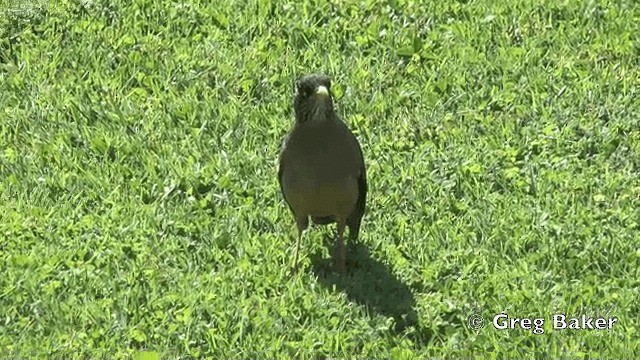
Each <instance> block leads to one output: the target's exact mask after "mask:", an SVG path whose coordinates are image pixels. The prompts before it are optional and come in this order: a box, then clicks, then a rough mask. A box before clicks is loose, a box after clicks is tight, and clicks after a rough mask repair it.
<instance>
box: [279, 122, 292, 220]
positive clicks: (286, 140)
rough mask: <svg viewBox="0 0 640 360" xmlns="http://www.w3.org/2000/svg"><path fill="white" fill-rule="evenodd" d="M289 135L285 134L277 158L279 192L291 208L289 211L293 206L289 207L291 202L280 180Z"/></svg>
mask: <svg viewBox="0 0 640 360" xmlns="http://www.w3.org/2000/svg"><path fill="white" fill-rule="evenodd" d="M290 136H291V134H288V135H287V136H285V138H284V140H283V141H282V148H281V149H280V156H279V159H278V162H279V164H278V183H279V184H280V192H281V193H282V197H284V202H286V203H287V206H289V209H291V211H293V208H292V207H291V204H290V203H289V200H287V196H286V195H285V192H284V183H283V181H282V176H283V174H284V163H285V161H283V158H284V152H285V150H286V148H287V143H288V142H289V137H290Z"/></svg>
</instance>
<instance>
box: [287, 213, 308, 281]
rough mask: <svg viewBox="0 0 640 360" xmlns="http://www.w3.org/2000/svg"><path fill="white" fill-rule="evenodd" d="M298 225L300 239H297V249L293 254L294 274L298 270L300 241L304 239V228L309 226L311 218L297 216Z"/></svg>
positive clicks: (292, 270)
mask: <svg viewBox="0 0 640 360" xmlns="http://www.w3.org/2000/svg"><path fill="white" fill-rule="evenodd" d="M296 225H297V227H298V239H297V240H296V250H295V253H294V255H293V268H292V269H291V274H292V275H293V274H295V273H296V272H297V271H298V254H299V253H300V242H301V241H302V235H303V234H304V230H305V229H306V228H307V226H309V219H308V218H307V217H306V216H305V217H300V218H297V219H296Z"/></svg>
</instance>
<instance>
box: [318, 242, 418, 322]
mask: <svg viewBox="0 0 640 360" xmlns="http://www.w3.org/2000/svg"><path fill="white" fill-rule="evenodd" d="M332 242H333V240H332V239H329V240H328V241H327V239H326V238H325V245H327V246H328V247H330V248H329V252H330V254H333V251H334V247H333V246H332V244H331V243H332ZM346 247H347V272H346V273H345V274H342V275H341V274H338V273H336V272H335V271H334V264H333V259H332V258H331V257H328V258H327V257H325V256H323V254H322V252H321V251H318V252H316V253H314V254H312V255H311V263H312V265H313V273H314V274H315V275H316V276H317V278H318V281H319V283H320V284H322V285H324V286H326V287H327V288H329V289H333V287H334V286H335V288H336V289H337V290H338V291H344V292H345V293H346V295H347V297H348V299H349V300H350V301H353V302H355V303H357V304H359V305H361V306H365V307H366V309H367V310H368V312H369V313H372V314H374V313H375V314H380V315H382V316H385V317H392V318H393V319H394V320H395V321H394V327H393V330H394V331H397V332H400V331H402V330H404V329H405V328H406V327H407V326H412V325H415V324H417V315H416V312H415V310H414V307H415V304H416V301H415V298H414V296H413V294H412V293H411V290H410V289H409V287H408V286H407V285H405V284H404V283H403V282H402V281H400V280H399V279H398V278H397V277H396V276H395V275H394V274H393V273H392V272H391V269H390V268H388V267H387V266H386V265H385V264H383V263H382V262H380V261H378V260H376V259H374V258H372V257H371V254H370V252H369V250H368V249H367V247H366V246H364V245H363V244H361V243H350V242H347V245H346Z"/></svg>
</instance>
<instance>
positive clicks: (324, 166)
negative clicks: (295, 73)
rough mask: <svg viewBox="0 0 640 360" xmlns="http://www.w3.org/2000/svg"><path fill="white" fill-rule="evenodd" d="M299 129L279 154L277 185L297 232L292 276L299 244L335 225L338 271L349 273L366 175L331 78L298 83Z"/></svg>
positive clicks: (319, 76)
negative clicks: (314, 228)
mask: <svg viewBox="0 0 640 360" xmlns="http://www.w3.org/2000/svg"><path fill="white" fill-rule="evenodd" d="M293 110H294V113H295V123H294V125H293V127H292V129H291V130H290V131H289V133H288V134H287V135H286V136H285V138H284V140H283V142H282V147H281V150H280V154H279V166H278V182H279V184H280V190H281V192H282V195H283V196H284V199H285V202H286V203H287V205H288V206H289V209H290V210H291V212H292V214H293V217H294V219H295V223H296V227H297V229H298V237H297V240H296V247H295V254H294V261H293V267H292V273H293V274H295V273H296V271H297V270H298V254H299V252H300V242H301V241H302V240H301V239H302V236H303V233H304V232H305V230H306V229H307V228H308V226H309V218H311V221H312V222H313V224H316V225H328V224H333V223H335V224H336V229H337V232H336V242H337V246H336V251H335V252H334V254H333V261H334V267H335V270H336V271H337V272H338V273H341V274H343V273H345V271H346V250H345V246H344V239H343V235H344V231H345V228H346V227H348V228H349V240H350V241H356V240H357V238H358V235H359V233H360V225H361V222H362V218H363V216H364V213H365V208H366V201H367V191H368V186H367V171H366V166H365V162H364V155H363V152H362V148H361V146H360V143H359V142H358V139H356V137H355V136H354V134H353V133H352V132H351V130H350V129H349V128H348V127H347V125H346V124H345V123H344V122H343V121H342V119H341V118H340V117H339V116H338V114H336V112H335V109H334V103H333V97H332V91H331V78H330V77H329V76H327V75H324V74H309V75H305V76H302V77H301V78H299V79H298V80H297V81H296V82H295V93H294V96H293Z"/></svg>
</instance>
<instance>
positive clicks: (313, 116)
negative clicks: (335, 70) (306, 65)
mask: <svg viewBox="0 0 640 360" xmlns="http://www.w3.org/2000/svg"><path fill="white" fill-rule="evenodd" d="M295 90H296V92H295V96H294V99H293V108H294V110H295V113H296V121H297V122H299V123H303V122H307V121H314V120H324V119H328V118H329V117H331V116H332V115H333V114H334V113H333V100H332V98H331V79H330V78H329V77H328V76H326V75H318V74H312V75H307V76H304V77H302V78H301V79H299V80H298V81H296V89H295Z"/></svg>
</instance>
